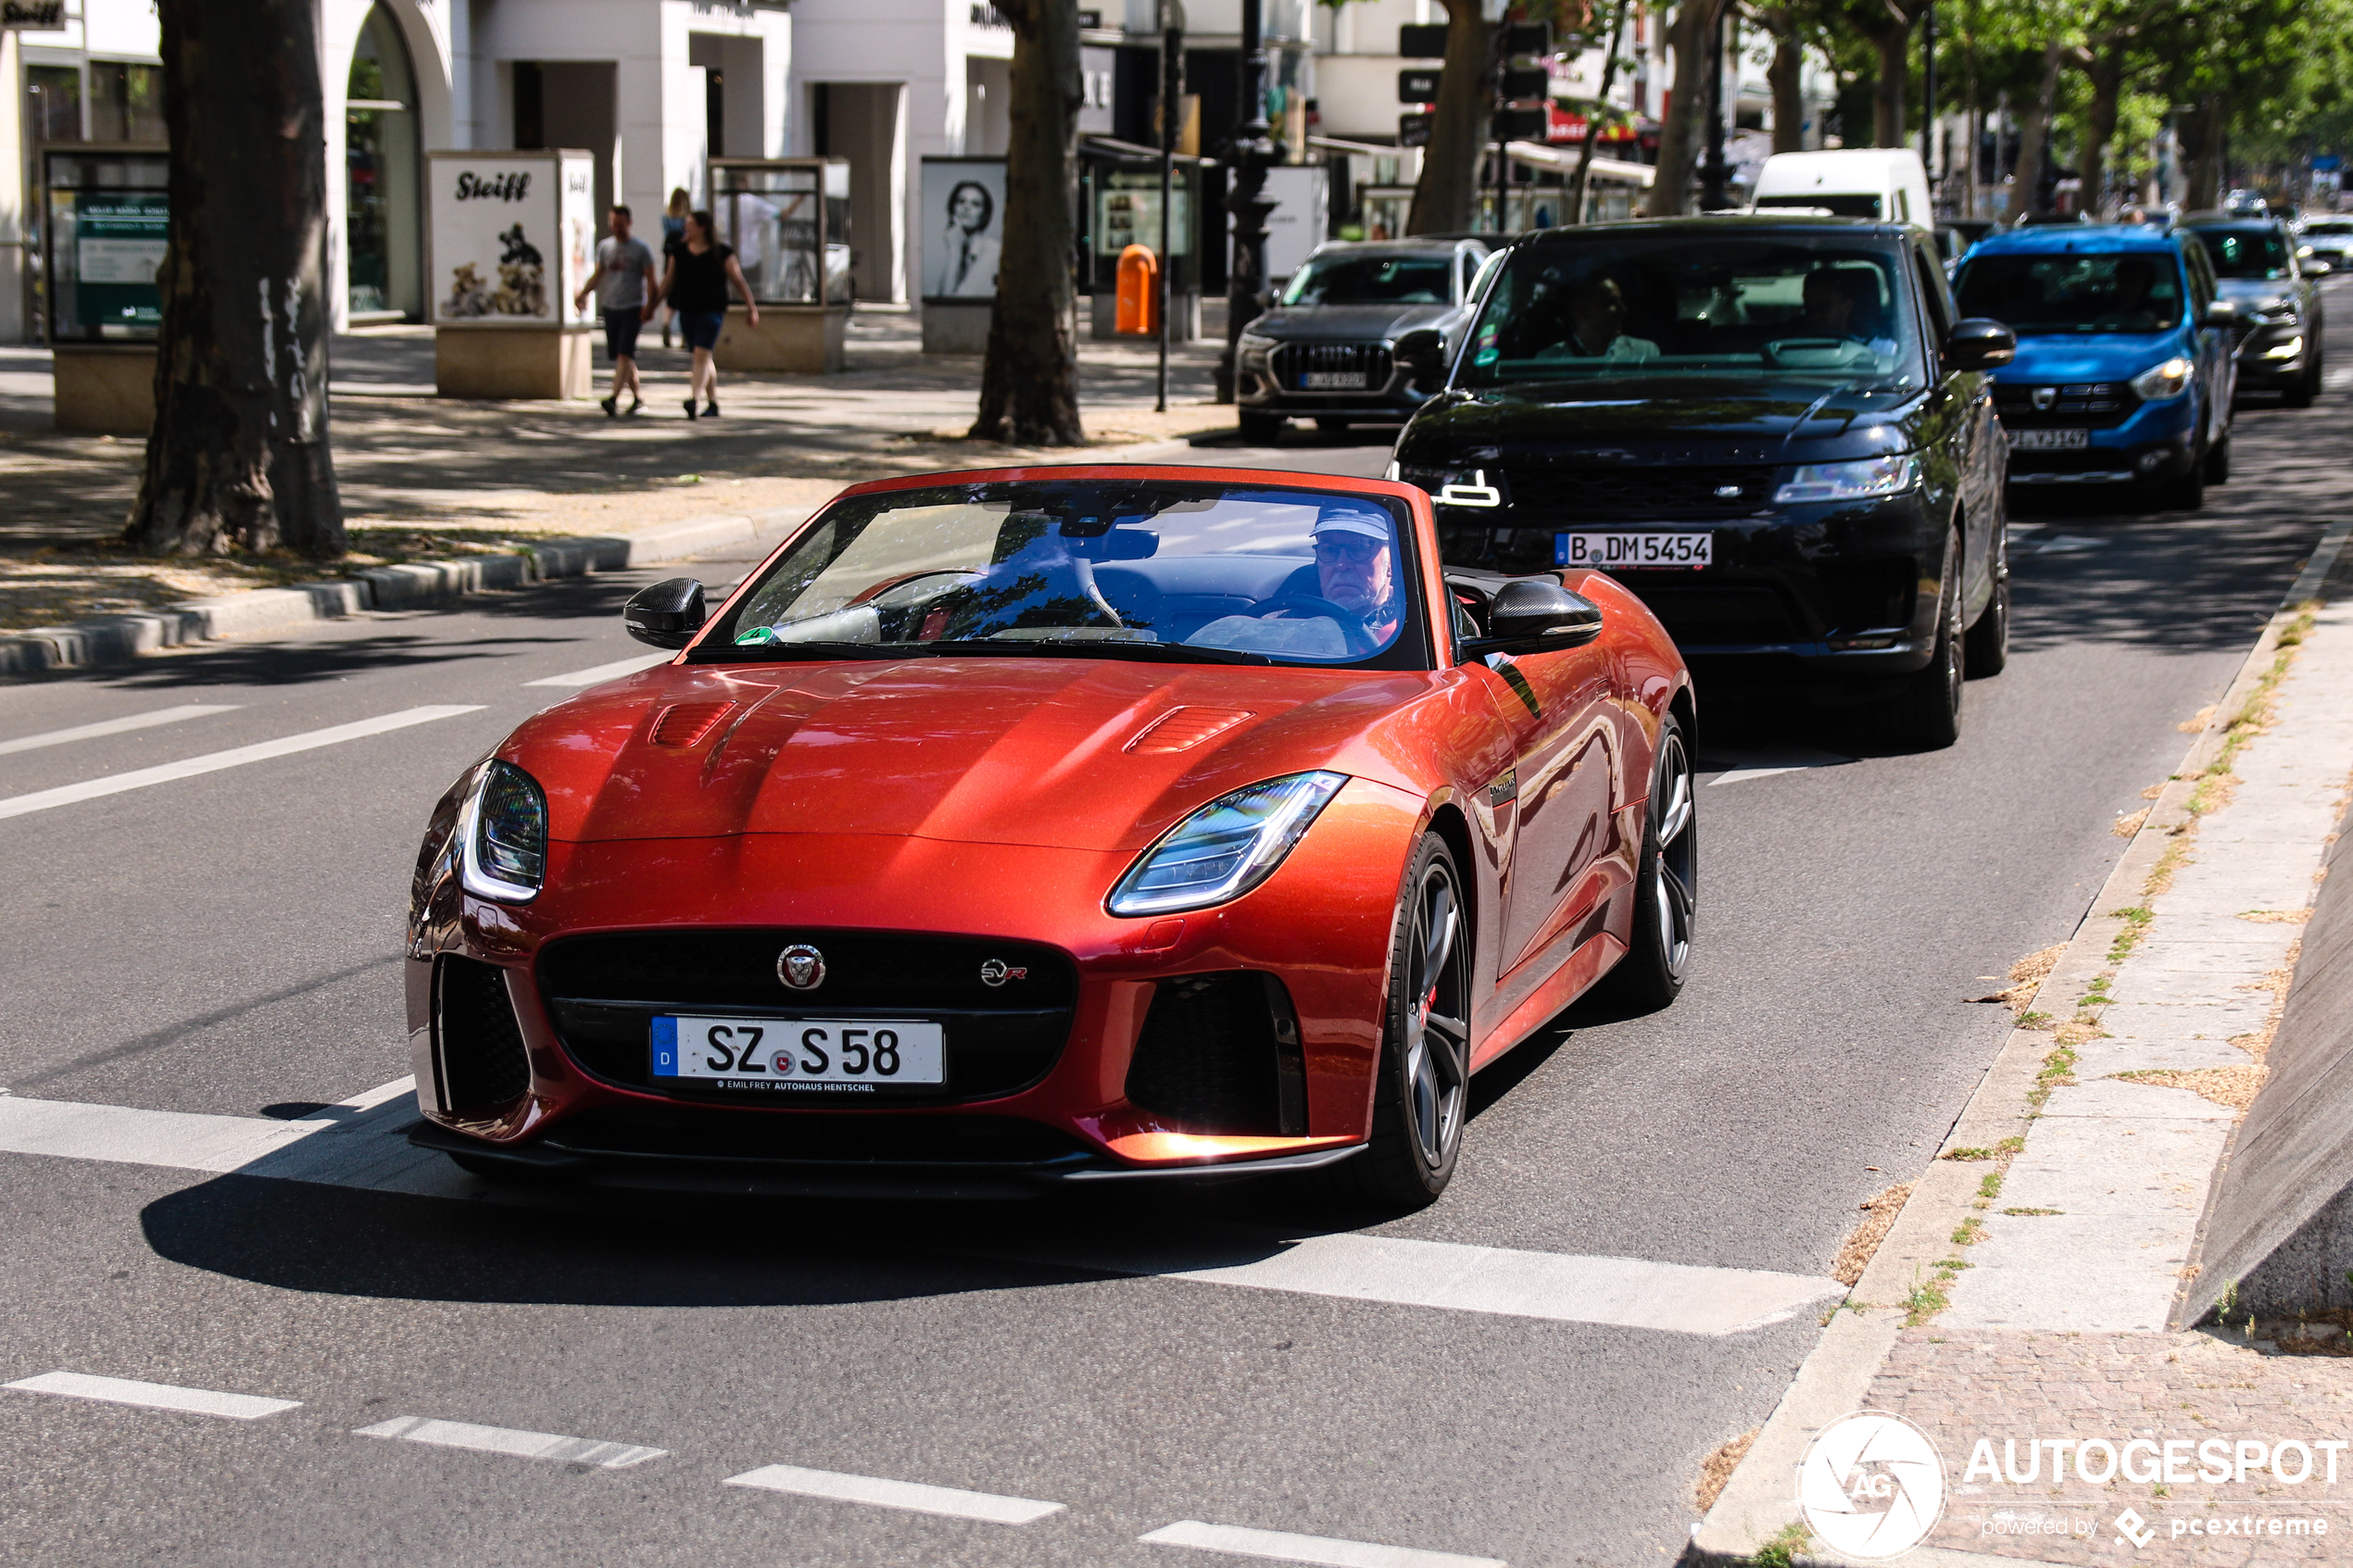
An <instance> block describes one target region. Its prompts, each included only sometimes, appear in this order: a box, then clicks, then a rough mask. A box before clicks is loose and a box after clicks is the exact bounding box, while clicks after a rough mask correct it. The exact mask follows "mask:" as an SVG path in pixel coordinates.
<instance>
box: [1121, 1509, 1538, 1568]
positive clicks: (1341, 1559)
mask: <svg viewBox="0 0 2353 1568" xmlns="http://www.w3.org/2000/svg"><path fill="white" fill-rule="evenodd" d="M1136 1538H1137V1539H1138V1540H1139V1541H1142V1542H1144V1543H1145V1544H1147V1545H1149V1546H1184V1547H1191V1548H1193V1549H1195V1550H1197V1551H1222V1552H1225V1553H1227V1554H1228V1555H1230V1556H1234V1557H1263V1558H1271V1559H1273V1560H1274V1561H1275V1562H1315V1563H1321V1564H1324V1565H1325V1568H1508V1565H1507V1564H1506V1563H1505V1562H1504V1560H1503V1559H1502V1558H1500V1557H1465V1556H1463V1555H1461V1554H1460V1553H1457V1552H1452V1551H1425V1550H1423V1549H1420V1548H1418V1547H1406V1546H1382V1545H1380V1544H1379V1543H1378V1542H1376V1541H1344V1540H1338V1539H1335V1538H1333V1537H1329V1536H1294V1535H1292V1534H1291V1533H1290V1532H1289V1531H1287V1530H1251V1529H1245V1528H1244V1527H1242V1526H1241V1525H1239V1524H1202V1522H1201V1521H1200V1520H1198V1519H1180V1520H1178V1521H1177V1522H1176V1524H1164V1525H1163V1526H1161V1527H1160V1528H1159V1529H1157V1530H1154V1531H1152V1532H1151V1534H1150V1535H1147V1536H1139V1537H1136Z"/></svg>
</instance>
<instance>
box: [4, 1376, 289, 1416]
mask: <svg viewBox="0 0 2353 1568" xmlns="http://www.w3.org/2000/svg"><path fill="white" fill-rule="evenodd" d="M0 1386H6V1387H9V1388H19V1389H22V1390H23V1391H24V1392H25V1393H28V1394H56V1395H58V1396H60V1397H61V1398H64V1399H96V1400H99V1401H100V1402H102V1403H105V1404H109V1405H137V1406H140V1407H141V1408H143V1409H145V1410H151V1411H185V1412H187V1413H188V1414H190V1415H220V1416H226V1417H228V1418H229V1419H230V1420H232V1421H259V1420H260V1419H261V1418H262V1417H264V1416H269V1415H276V1414H277V1413H278V1412H279V1411H290V1410H293V1409H295V1408H296V1406H298V1405H300V1404H301V1403H302V1401H301V1400H300V1399H262V1398H261V1397H260V1396H258V1395H256V1394H224V1393H222V1392H220V1390H219V1389H217V1388H182V1387H181V1386H179V1385H177V1384H173V1383H142V1382H140V1381H139V1380H138V1379H136V1378H132V1377H92V1376H89V1375H87V1374H83V1373H79V1372H44V1373H43V1374H41V1375H40V1376H38V1377H20V1378H19V1379H17V1380H16V1381H15V1382H14V1383H10V1384H6V1385H0Z"/></svg>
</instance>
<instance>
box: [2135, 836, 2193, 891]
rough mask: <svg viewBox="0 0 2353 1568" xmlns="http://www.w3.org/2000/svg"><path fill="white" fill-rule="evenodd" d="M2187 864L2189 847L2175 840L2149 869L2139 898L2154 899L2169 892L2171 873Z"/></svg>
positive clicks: (2171, 879)
mask: <svg viewBox="0 0 2353 1568" xmlns="http://www.w3.org/2000/svg"><path fill="white" fill-rule="evenodd" d="M2174 831H2175V832H2177V833H2178V832H2180V831H2181V830H2180V829H2178V828H2176V829H2175V830H2174ZM2189 863H2190V847H2189V845H2188V844H2187V843H2185V842H2184V841H2183V840H2181V839H2178V838H2177V839H2175V840H2174V841H2173V842H2172V843H2171V844H2169V845H2167V846H2166V847H2165V853H2164V854H2162V855H2160V856H2158V859H2157V864H2156V865H2154V866H2152V867H2151V868H2149V879H2148V881H2147V882H2145V883H2144V884H2142V886H2141V896H2142V897H2145V898H2154V897H2158V895H2159V894H2162V893H2170V892H2171V891H2172V888H2173V873H2174V872H2178V871H2180V870H2181V869H2182V868H2183V866H2186V865H2188V864H2189Z"/></svg>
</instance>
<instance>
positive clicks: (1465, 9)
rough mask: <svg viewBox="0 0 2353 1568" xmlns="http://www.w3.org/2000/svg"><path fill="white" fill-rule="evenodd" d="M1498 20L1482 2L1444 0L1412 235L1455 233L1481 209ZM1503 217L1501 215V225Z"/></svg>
mask: <svg viewBox="0 0 2353 1568" xmlns="http://www.w3.org/2000/svg"><path fill="white" fill-rule="evenodd" d="M1494 43H1495V24H1494V23H1492V22H1491V21H1489V20H1488V19H1487V16H1486V12H1485V10H1484V9H1483V8H1482V7H1481V6H1480V5H1479V0H1446V69H1445V70H1444V71H1443V73H1441V75H1440V77H1439V79H1438V107H1436V108H1435V109H1434V110H1432V111H1431V113H1430V117H1429V145H1428V147H1426V148H1424V149H1423V151H1422V177H1421V180H1420V181H1419V182H1417V183H1416V185H1415V186H1414V209H1413V211H1412V212H1411V213H1410V214H1408V215H1407V217H1406V219H1405V232H1407V233H1409V234H1456V233H1461V232H1464V231H1466V230H1467V229H1469V228H1470V226H1471V215H1472V214H1473V213H1475V212H1477V211H1478V169H1479V163H1480V160H1481V159H1482V158H1483V157H1484V156H1485V154H1486V151H1487V139H1488V129H1489V122H1490V120H1491V119H1492V117H1493V115H1494V113H1495V87H1494V79H1493V76H1492V75H1491V71H1492V69H1493V66H1494V63H1495V48H1494ZM1503 220H1504V215H1503V214H1502V213H1500V212H1499V213H1497V214H1496V215H1495V221H1496V223H1497V224H1498V225H1499V226H1500V225H1501V224H1502V223H1503Z"/></svg>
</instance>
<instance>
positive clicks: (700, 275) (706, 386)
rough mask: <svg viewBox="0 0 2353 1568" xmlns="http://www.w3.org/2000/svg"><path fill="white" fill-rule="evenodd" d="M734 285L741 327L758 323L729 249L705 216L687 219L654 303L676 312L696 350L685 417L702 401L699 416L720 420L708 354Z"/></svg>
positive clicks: (716, 378)
mask: <svg viewBox="0 0 2353 1568" xmlns="http://www.w3.org/2000/svg"><path fill="white" fill-rule="evenodd" d="M730 283H733V284H734V285H735V287H736V292H737V293H738V294H741V295H743V296H744V315H745V324H746V325H748V326H754V327H756V326H758V325H760V305H759V302H758V301H756V300H754V299H753V298H752V297H751V285H750V284H749V283H748V282H745V281H744V270H743V268H742V267H741V266H739V265H737V264H736V252H735V250H734V248H733V247H732V246H729V245H721V244H720V243H719V242H718V240H717V238H716V237H715V236H714V233H713V230H712V226H711V214H710V213H709V212H702V211H698V212H690V213H688V214H687V215H686V244H685V245H681V246H679V248H678V249H677V250H675V251H673V252H672V253H671V256H670V267H669V270H668V271H667V272H665V273H664V274H663V276H662V280H661V294H660V295H659V296H658V300H657V302H658V303H659V302H661V301H667V302H668V303H669V306H670V307H671V308H672V309H673V310H675V311H676V312H678V324H679V326H680V327H681V328H682V329H683V330H684V331H685V333H686V346H687V347H688V348H691V349H693V350H694V351H695V366H694V370H693V371H692V373H691V374H690V375H689V376H688V378H687V382H686V417H687V418H688V419H690V420H691V419H693V418H694V417H695V399H696V398H697V397H700V398H702V399H703V410H702V417H703V418H704V419H706V420H715V419H717V418H718V417H719V368H718V367H717V366H716V365H714V364H713V363H712V362H711V349H712V348H713V347H714V346H715V345H717V344H718V342H719V329H720V328H722V327H724V326H725V325H726V324H727V286H728V285H729V284H730Z"/></svg>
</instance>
